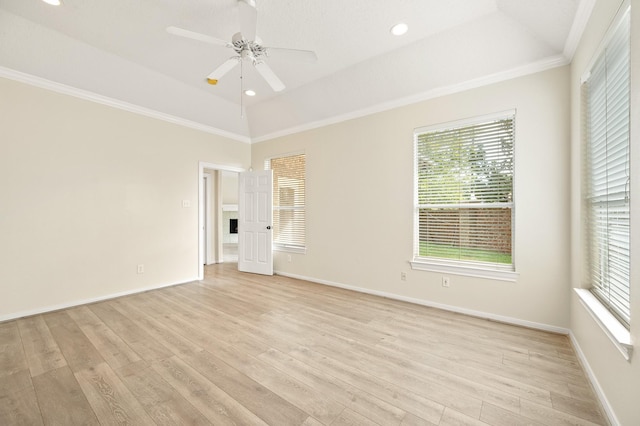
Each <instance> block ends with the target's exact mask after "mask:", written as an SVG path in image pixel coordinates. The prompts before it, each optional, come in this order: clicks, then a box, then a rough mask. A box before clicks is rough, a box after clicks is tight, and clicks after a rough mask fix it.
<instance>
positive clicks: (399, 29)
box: [390, 22, 409, 36]
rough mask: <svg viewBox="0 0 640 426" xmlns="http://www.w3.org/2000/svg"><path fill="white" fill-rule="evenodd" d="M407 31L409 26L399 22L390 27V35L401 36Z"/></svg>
mask: <svg viewBox="0 0 640 426" xmlns="http://www.w3.org/2000/svg"><path fill="white" fill-rule="evenodd" d="M408 30H409V26H408V25H407V24H405V23H404V22H400V23H399V24H395V25H394V26H393V27H391V30H390V31H391V34H393V35H397V36H401V35H403V34H404V33H406V32H407V31H408Z"/></svg>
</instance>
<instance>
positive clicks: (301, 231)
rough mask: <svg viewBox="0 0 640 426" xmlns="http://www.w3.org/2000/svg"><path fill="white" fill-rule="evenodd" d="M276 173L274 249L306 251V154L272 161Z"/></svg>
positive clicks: (269, 166) (269, 162)
mask: <svg viewBox="0 0 640 426" xmlns="http://www.w3.org/2000/svg"><path fill="white" fill-rule="evenodd" d="M265 169H267V170H269V169H271V170H273V246H274V248H275V249H276V250H278V249H280V250H288V251H300V252H304V250H305V174H306V160H305V154H295V155H288V156H283V157H275V158H270V159H268V160H266V161H265Z"/></svg>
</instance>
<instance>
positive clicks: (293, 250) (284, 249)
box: [273, 245, 307, 254]
mask: <svg viewBox="0 0 640 426" xmlns="http://www.w3.org/2000/svg"><path fill="white" fill-rule="evenodd" d="M273 250H274V251H282V252H287V253H297V254H307V248H306V247H295V246H280V245H278V246H276V245H274V246H273Z"/></svg>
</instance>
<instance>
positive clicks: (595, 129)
mask: <svg viewBox="0 0 640 426" xmlns="http://www.w3.org/2000/svg"><path fill="white" fill-rule="evenodd" d="M629 25H630V23H629V12H627V13H626V15H625V16H624V17H623V18H622V20H621V21H620V23H619V25H618V27H617V28H616V29H615V30H614V32H613V33H612V36H611V38H610V39H609V41H608V43H607V45H606V47H605V49H604V51H603V52H602V53H601V54H600V56H599V57H598V59H597V60H596V62H595V64H594V65H593V68H592V69H591V70H590V73H589V76H588V78H587V79H586V81H585V83H584V87H583V93H584V94H585V95H586V111H587V114H586V132H585V134H586V138H587V168H586V170H587V175H588V176H587V179H585V180H586V182H587V185H588V186H587V191H586V193H587V206H588V220H587V221H588V231H589V232H588V234H589V235H588V237H589V238H588V241H589V250H588V253H589V276H590V279H591V284H592V291H593V293H594V294H595V296H596V297H597V298H598V299H600V301H601V302H602V303H603V304H604V305H605V306H606V307H607V308H608V309H609V310H610V311H611V312H612V313H613V314H614V315H615V316H616V317H617V318H618V319H619V320H620V321H621V322H622V323H623V324H624V325H625V326H626V327H627V328H628V327H629V323H630V320H631V318H630V297H629V233H630V221H629V173H630V170H629V149H630V146H629V104H630V100H629V89H630V84H629V82H630V78H629V75H630V70H629V55H630V41H629Z"/></svg>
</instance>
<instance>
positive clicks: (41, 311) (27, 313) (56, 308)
mask: <svg viewBox="0 0 640 426" xmlns="http://www.w3.org/2000/svg"><path fill="white" fill-rule="evenodd" d="M192 281H198V278H194V279H192V280H187V281H181V282H175V283H165V284H159V285H154V286H149V287H144V288H137V289H135V290H128V291H122V292H119V293H112V294H108V295H105V296H100V297H92V298H89V299H82V300H76V301H73V302H67V303H60V304H58V305H50V306H43V307H41V308H36V309H29V310H26V311H20V312H13V313H11V314H7V315H0V322H4V321H10V320H14V319H18V318H24V317H29V316H32V315H39V314H44V313H47V312H53V311H59V310H61V309H67V308H73V307H75V306H81V305H87V304H89V303H96V302H102V301H105V300H110V299H116V298H118V297H122V296H129V295H132V294H137V293H144V292H145V291H149V290H157V289H160V288H165V287H172V286H175V285H180V284H186V283H189V282H192Z"/></svg>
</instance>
